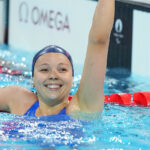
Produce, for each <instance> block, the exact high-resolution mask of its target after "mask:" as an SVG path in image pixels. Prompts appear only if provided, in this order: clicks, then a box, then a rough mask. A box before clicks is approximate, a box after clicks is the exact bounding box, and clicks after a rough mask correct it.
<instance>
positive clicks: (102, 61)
mask: <svg viewBox="0 0 150 150" xmlns="http://www.w3.org/2000/svg"><path fill="white" fill-rule="evenodd" d="M114 6H115V0H99V1H98V3H97V6H96V10H95V13H94V17H93V22H92V26H91V29H90V32H89V38H88V46H87V53H86V59H85V62H84V68H83V73H82V77H81V81H80V84H79V88H78V91H77V92H76V94H75V95H73V97H72V100H71V101H70V102H69V101H68V96H69V92H70V89H71V86H72V82H73V76H74V69H73V62H72V58H71V56H70V54H69V53H68V52H67V51H66V50H64V49H63V48H61V47H59V46H53V45H50V46H47V47H45V48H43V49H42V50H40V51H39V52H37V53H36V54H35V56H34V58H33V63H32V77H33V86H34V88H35V89H36V94H35V93H33V92H32V91H30V90H28V89H25V88H24V87H20V86H7V87H3V88H1V89H0V110H3V111H8V112H10V113H13V114H17V115H28V116H36V117H40V116H49V115H57V114H67V115H69V116H71V117H73V118H81V119H82V116H81V114H82V112H83V113H86V114H94V113H95V114H98V116H100V114H101V112H102V111H103V105H104V79H105V72H106V63H107V53H108V47H109V40H110V33H111V30H112V26H113V20H114ZM83 119H85V118H83Z"/></svg>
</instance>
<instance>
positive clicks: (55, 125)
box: [0, 45, 150, 150]
mask: <svg viewBox="0 0 150 150" xmlns="http://www.w3.org/2000/svg"><path fill="white" fill-rule="evenodd" d="M25 56H26V52H24V53H20V52H19V51H18V50H17V49H9V51H8V47H7V46H5V45H3V46H1V47H0V60H2V61H1V63H2V64H3V65H4V66H5V68H8V66H9V67H10V63H9V65H8V62H7V63H6V60H7V61H8V60H9V62H11V69H12V70H21V71H22V74H13V75H12V74H11V73H10V72H11V71H10V72H9V71H6V72H2V73H0V86H1V87H2V86H7V85H10V84H11V85H14V84H15V85H16V84H17V85H21V86H24V87H26V88H28V89H32V81H31V72H30V69H31V68H30V67H29V66H31V63H30V62H31V59H32V56H33V54H31V55H28V58H26V57H25ZM12 62H13V63H12ZM78 67H79V66H75V70H77V69H76V68H78ZM79 70H81V69H79ZM128 74H129V73H128V71H127V70H122V69H121V68H117V69H113V70H107V76H106V79H105V86H104V87H105V88H104V92H105V94H108V95H110V94H113V93H120V92H127V93H128V92H129V93H131V94H133V93H135V92H138V91H149V87H150V86H149V85H150V82H149V81H150V78H148V77H141V76H138V75H133V74H131V75H130V76H128ZM80 78H81V72H76V73H75V78H74V84H73V88H72V89H71V91H70V94H71V95H73V94H74V93H75V92H76V90H77V88H78V84H79V81H80ZM149 126H150V108H149V107H141V106H120V105H118V104H105V106H104V111H103V113H102V115H101V118H100V119H99V120H96V121H80V120H74V119H71V118H70V117H69V116H67V115H62V116H61V117H60V116H59V117H58V116H55V115H54V116H51V117H41V118H31V117H30V118H29V117H25V116H19V115H14V114H8V113H0V149H21V150H22V149H25V150H26V149H27V150H28V149H29V150H32V149H37V150H38V149H39V150H41V149H50V150H51V149H52V150H53V149H56V150H70V149H71V150H99V149H129V150H130V149H131V150H133V149H140V150H142V149H143V150H146V149H150V128H149Z"/></svg>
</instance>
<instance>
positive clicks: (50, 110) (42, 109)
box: [35, 99, 69, 117]
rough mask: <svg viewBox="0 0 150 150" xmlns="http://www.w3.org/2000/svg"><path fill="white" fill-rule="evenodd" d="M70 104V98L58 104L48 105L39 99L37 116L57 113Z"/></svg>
mask: <svg viewBox="0 0 150 150" xmlns="http://www.w3.org/2000/svg"><path fill="white" fill-rule="evenodd" d="M68 104H69V101H68V99H67V100H65V101H63V102H62V103H59V104H57V105H53V106H50V105H47V104H45V103H43V102H42V101H40V100H39V107H38V108H37V110H36V112H35V115H36V116H38V117H39V116H48V115H56V114H58V113H59V112H60V111H61V110H62V109H63V108H65V107H67V106H68Z"/></svg>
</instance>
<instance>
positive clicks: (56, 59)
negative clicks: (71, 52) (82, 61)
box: [36, 53, 71, 65]
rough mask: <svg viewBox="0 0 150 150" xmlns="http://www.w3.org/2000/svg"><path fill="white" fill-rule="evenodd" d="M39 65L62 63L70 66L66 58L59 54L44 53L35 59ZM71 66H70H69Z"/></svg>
mask: <svg viewBox="0 0 150 150" xmlns="http://www.w3.org/2000/svg"><path fill="white" fill-rule="evenodd" d="M41 63H47V64H49V63H54V64H56V63H64V64H70V61H69V60H68V58H67V57H66V56H65V55H63V54H61V53H45V54H43V55H42V56H40V57H39V58H38V59H37V62H36V64H41ZM70 65H71V64H70Z"/></svg>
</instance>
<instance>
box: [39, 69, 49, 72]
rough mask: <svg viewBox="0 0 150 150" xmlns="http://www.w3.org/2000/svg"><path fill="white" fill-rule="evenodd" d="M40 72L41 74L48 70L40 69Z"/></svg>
mask: <svg viewBox="0 0 150 150" xmlns="http://www.w3.org/2000/svg"><path fill="white" fill-rule="evenodd" d="M40 71H41V72H47V71H48V69H41V70H40Z"/></svg>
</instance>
